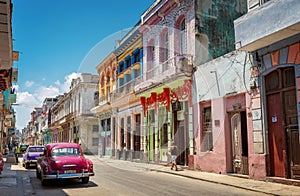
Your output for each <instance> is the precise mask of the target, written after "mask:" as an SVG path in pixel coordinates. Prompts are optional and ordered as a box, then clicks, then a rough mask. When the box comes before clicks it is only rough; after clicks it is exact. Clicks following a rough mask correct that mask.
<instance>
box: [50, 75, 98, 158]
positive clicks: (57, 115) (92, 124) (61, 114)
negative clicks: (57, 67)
mask: <svg viewBox="0 0 300 196" xmlns="http://www.w3.org/2000/svg"><path fill="white" fill-rule="evenodd" d="M98 81H99V77H98V76H97V75H92V74H83V73H81V74H80V75H79V77H78V78H76V79H73V81H72V82H71V85H70V91H69V92H68V93H65V94H64V95H63V97H62V98H61V99H60V100H58V102H57V103H56V104H55V105H53V106H52V107H51V127H50V129H51V130H52V132H53V138H52V139H51V141H52V142H75V143H79V144H80V145H81V147H82V150H83V152H84V153H93V154H97V153H98V143H99V142H98V141H99V130H98V128H99V127H98V119H97V117H96V116H95V115H94V114H93V113H92V112H91V111H90V110H91V109H92V108H93V107H94V102H93V101H91V100H94V95H95V92H97V91H98V88H99V87H98Z"/></svg>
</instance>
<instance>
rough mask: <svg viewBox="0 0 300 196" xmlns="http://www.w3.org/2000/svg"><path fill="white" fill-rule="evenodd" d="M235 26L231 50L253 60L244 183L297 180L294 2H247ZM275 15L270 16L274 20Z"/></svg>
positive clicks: (297, 26) (299, 26) (298, 27)
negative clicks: (250, 152)
mask: <svg viewBox="0 0 300 196" xmlns="http://www.w3.org/2000/svg"><path fill="white" fill-rule="evenodd" d="M248 5H249V6H248V7H249V12H248V13H247V14H245V15H244V16H242V17H240V18H238V19H237V20H235V37H236V41H237V42H236V48H237V49H238V50H243V51H247V52H249V53H250V54H251V56H252V59H253V65H252V68H251V69H252V72H253V73H252V75H253V76H252V82H251V85H252V86H253V88H254V89H255V92H256V93H255V94H253V95H252V97H251V102H252V113H253V117H252V125H253V141H252V142H253V145H254V149H253V151H254V153H253V157H252V159H253V164H252V165H249V166H250V167H249V173H250V177H252V178H255V179H266V178H269V177H279V178H293V179H299V177H300V152H299V150H300V144H299V114H300V110H299V108H300V107H299V106H300V104H299V88H300V87H299V85H300V83H299V81H300V80H299V77H300V71H299V64H300V56H299V50H300V47H299V46H300V42H299V41H300V34H299V32H300V19H299V17H298V15H299V8H300V2H299V1H297V0H282V1H274V0H273V1H272V0H270V1H262V2H258V1H257V2H256V1H248ZM275 13H276V14H275Z"/></svg>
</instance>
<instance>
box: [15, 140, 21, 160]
mask: <svg viewBox="0 0 300 196" xmlns="http://www.w3.org/2000/svg"><path fill="white" fill-rule="evenodd" d="M19 154H20V147H19V145H18V144H17V145H16V146H15V157H16V163H19Z"/></svg>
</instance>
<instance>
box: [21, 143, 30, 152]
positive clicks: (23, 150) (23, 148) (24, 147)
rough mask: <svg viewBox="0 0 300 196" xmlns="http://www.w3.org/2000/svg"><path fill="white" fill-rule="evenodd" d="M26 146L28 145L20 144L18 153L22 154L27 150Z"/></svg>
mask: <svg viewBox="0 0 300 196" xmlns="http://www.w3.org/2000/svg"><path fill="white" fill-rule="evenodd" d="M28 146H29V145H27V144H20V146H19V147H20V152H21V153H24V152H25V151H26V150H27V148H28Z"/></svg>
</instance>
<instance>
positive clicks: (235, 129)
mask: <svg viewBox="0 0 300 196" xmlns="http://www.w3.org/2000/svg"><path fill="white" fill-rule="evenodd" d="M247 134H248V132H247V122H246V112H238V113H235V114H233V115H232V117H231V136H232V154H233V172H234V173H238V174H246V175H247V174H249V169H248V168H249V167H248V135H247Z"/></svg>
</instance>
